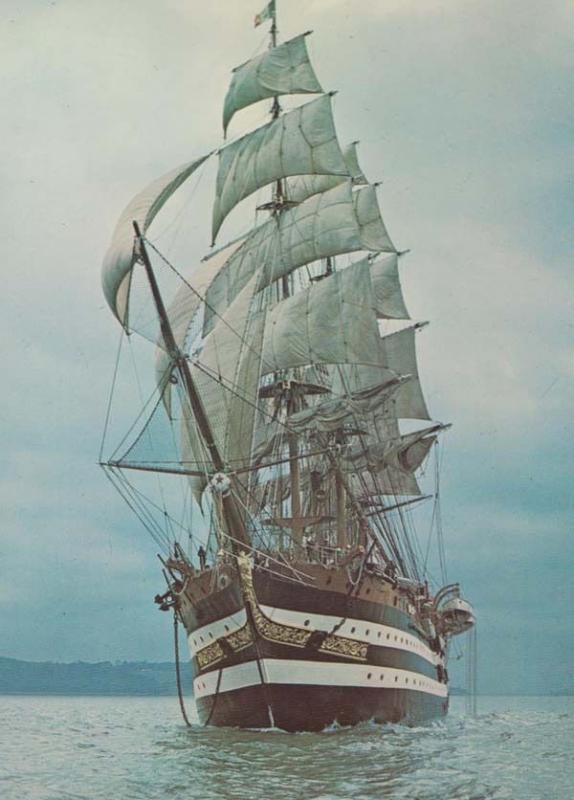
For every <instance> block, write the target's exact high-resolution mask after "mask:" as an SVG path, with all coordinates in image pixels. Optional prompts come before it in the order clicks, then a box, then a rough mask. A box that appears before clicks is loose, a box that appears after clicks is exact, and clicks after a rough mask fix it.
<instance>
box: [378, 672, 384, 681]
mask: <svg viewBox="0 0 574 800" xmlns="http://www.w3.org/2000/svg"><path fill="white" fill-rule="evenodd" d="M384 678H385V676H384V675H383V674H382V673H381V674H380V675H379V680H380V681H382V680H384Z"/></svg>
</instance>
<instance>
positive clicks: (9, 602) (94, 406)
mask: <svg viewBox="0 0 574 800" xmlns="http://www.w3.org/2000/svg"><path fill="white" fill-rule="evenodd" d="M259 6H260V0H237V2H234V3H231V2H229V1H228V2H223V0H212V1H211V2H210V3H209V4H206V3H199V2H197V0H162V2H159V1H158V0H156V1H155V2H154V0H137V2H136V0H113V1H112V0H99V2H97V3H94V2H89V0H55V2H49V1H48V0H26V2H25V3H22V2H21V0H18V1H17V2H16V1H15V0H3V2H2V4H1V5H0V24H1V30H2V48H1V55H0V59H1V61H2V74H3V79H2V82H1V85H0V107H1V108H2V111H3V125H2V127H3V133H2V139H3V148H2V151H3V152H2V159H1V160H0V170H1V179H2V185H3V191H2V193H1V197H0V215H1V217H0V218H1V220H2V223H1V224H2V244H3V247H2V254H3V258H2V267H1V270H2V278H3V286H2V289H3V291H2V297H3V303H2V310H1V314H0V328H1V333H0V335H1V337H2V342H3V348H2V360H3V369H2V372H3V374H4V380H3V386H4V391H3V401H2V404H1V406H0V441H1V442H2V454H3V457H2V459H1V460H0V498H1V501H0V509H1V510H0V513H1V527H0V619H1V630H2V639H1V644H0V654H2V655H5V656H12V657H16V658H25V659H31V660H66V661H74V660H86V661H87V660H92V661H96V660H112V661H113V660H123V659H126V660H128V659H129V660H139V659H142V660H143V659H149V660H169V659H170V658H171V657H172V644H171V626H170V624H169V621H168V620H167V619H166V618H165V617H164V616H163V615H161V614H159V613H157V611H156V610H155V608H154V606H153V603H152V598H153V595H154V594H155V593H156V591H158V590H159V589H160V588H161V574H160V572H159V570H158V564H157V560H156V558H155V553H156V549H157V548H156V547H155V545H154V544H153V542H151V540H150V539H149V538H148V536H147V534H146V532H145V531H143V530H142V528H141V527H140V524H139V522H138V521H137V520H136V519H134V518H132V516H131V514H130V512H129V510H128V509H126V508H124V506H123V504H122V501H121V499H120V498H119V497H118V496H117V495H116V494H115V493H114V492H113V490H112V488H111V487H110V486H109V484H108V482H107V481H106V479H105V477H104V475H103V474H102V473H101V471H100V470H99V468H98V466H97V461H98V453H99V446H100V440H101V434H102V428H103V423H104V416H105V409H106V404H107V399H108V393H109V388H110V383H111V378H112V371H113V366H114V360H115V352H116V348H117V341H118V334H119V329H118V325H117V323H116V322H115V320H114V319H113V318H112V316H111V314H110V313H109V310H108V308H107V306H106V304H105V301H104V299H103V295H102V292H101V288H100V267H101V261H102V258H103V255H104V253H105V250H106V247H107V244H108V242H109V238H110V235H111V232H112V230H113V226H114V224H115V221H116V219H117V217H118V216H119V214H120V213H121V210H122V209H123V207H124V206H125V204H126V203H127V202H128V200H129V199H130V198H131V196H132V195H133V194H135V192H137V191H138V190H139V189H140V188H142V187H143V186H144V185H146V183H147V182H149V181H150V180H152V179H153V178H155V177H157V176H158V175H160V174H162V173H163V172H166V171H167V170H169V169H171V168H172V167H174V166H176V165H178V164H180V163H183V162H185V161H188V160H191V159H192V158H194V157H196V156H199V155H201V154H203V153H205V152H207V151H208V150H210V149H211V148H213V147H217V146H218V145H219V144H220V142H221V109H222V102H223V97H224V95H225V91H226V89H227V85H228V81H229V72H230V70H231V69H232V68H233V67H234V66H236V65H238V64H240V63H242V62H243V61H245V60H246V59H247V58H249V57H251V56H252V55H254V54H255V53H256V52H260V51H261V49H262V48H264V47H265V42H266V35H267V33H266V26H262V27H260V28H257V29H254V28H253V17H254V15H255V14H256V13H257V12H258V11H260V10H261V8H260V7H259ZM278 10H279V27H280V36H281V38H283V39H287V38H290V37H291V36H294V35H296V34H297V33H299V32H301V31H303V30H308V29H312V30H313V31H314V34H313V36H312V37H310V39H309V40H308V41H309V46H310V52H311V56H312V59H313V63H314V65H315V69H316V72H317V74H318V76H319V79H320V80H321V82H322V84H323V86H324V87H325V88H326V89H338V90H339V92H338V94H337V96H336V98H335V101H334V109H335V119H336V123H337V129H338V132H339V138H340V141H341V142H348V141H351V140H354V139H360V142H361V144H360V157H361V163H362V166H363V169H364V171H365V172H366V173H367V174H368V175H369V176H370V177H371V179H372V180H382V181H383V186H382V187H381V190H380V193H379V197H380V200H381V207H382V210H383V215H384V218H385V221H386V224H387V227H388V228H389V231H390V233H391V236H392V237H393V240H394V241H395V242H396V243H397V246H398V247H399V249H406V248H410V249H411V253H410V254H409V256H408V257H407V258H406V259H403V264H404V266H402V280H403V287H404V292H405V296H406V299H407V303H408V307H409V310H410V312H411V316H412V317H413V318H414V319H419V320H430V322H431V325H430V326H428V327H427V328H425V330H424V332H423V333H421V334H419V336H418V344H419V362H420V372H421V379H422V382H423V386H424V387H425V389H426V395H427V398H428V403H429V406H430V408H431V413H432V415H433V417H434V418H436V419H439V420H441V421H444V422H452V423H453V428H452V430H451V431H449V432H448V434H446V437H445V444H444V447H443V451H442V463H443V469H442V482H441V494H442V511H443V524H444V530H445V536H446V548H447V555H448V569H449V577H450V578H451V579H453V580H460V581H461V583H462V584H463V587H464V591H465V594H466V595H467V596H468V598H469V599H470V600H471V601H472V602H473V603H474V605H475V607H476V610H477V614H478V619H479V653H480V662H479V686H480V689H481V690H482V691H496V692H505V691H507V692H521V691H523V692H536V691H547V690H549V691H559V690H561V689H573V688H574V677H573V671H572V667H571V664H572V661H573V655H574V652H573V650H574V636H573V634H574V630H573V628H574V615H573V614H572V613H571V609H572V605H573V603H574V596H573V590H572V587H573V585H574V582H573V581H572V570H573V568H574V536H573V531H572V518H573V517H572V512H573V510H574V509H573V506H574V502H573V497H574V491H573V486H572V467H571V464H572V455H571V453H572V446H573V442H572V422H571V414H572V411H571V409H572V407H573V400H574V398H573V394H574V392H573V389H574V363H573V359H572V333H573V321H572V309H573V301H574V296H573V295H574V291H573V282H572V278H571V268H572V252H573V244H574V242H573V239H574V236H573V234H572V210H573V209H572V204H573V165H574V137H573V136H572V123H573V122H574V120H573V118H572V117H573V108H574V106H573V104H572V77H571V76H572V74H574V63H573V62H574V41H573V40H574V7H573V6H572V4H571V3H568V2H567V0H546V2H532V0H521V1H520V2H518V0H496V2H493V1H492V0H387V1H386V2H374V0H306V2H302V0H278ZM265 111H266V109H263V108H261V107H260V108H258V110H255V111H254V112H253V113H252V114H251V116H250V115H249V114H246V115H245V116H244V117H243V118H242V119H240V115H238V118H237V119H236V120H235V121H234V123H233V124H234V128H233V135H237V134H238V133H240V132H241V131H242V130H244V129H247V127H243V128H242V125H243V126H247V122H246V120H251V121H253V120H254V121H256V122H257V121H263V120H264V114H265ZM253 114H255V116H253ZM257 115H259V116H257ZM209 180H211V177H210V174H209V173H207V174H206V183H205V188H206V190H207V188H208V187H209ZM204 197H205V199H204V201H202V205H201V207H200V206H197V215H196V216H194V218H193V219H190V220H189V227H188V229H187V230H188V233H189V234H190V235H191V234H192V235H193V236H194V237H197V242H198V243H197V248H198V253H200V250H201V247H203V248H204V250H205V249H206V248H207V246H208V244H209V235H208V230H207V225H204V221H205V220H206V219H207V217H208V212H207V211H206V209H208V203H209V202H210V197H211V195H210V193H209V191H206V194H205V196H204ZM204 218H205V220H204ZM194 241H195V239H194Z"/></svg>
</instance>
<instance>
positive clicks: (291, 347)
mask: <svg viewBox="0 0 574 800" xmlns="http://www.w3.org/2000/svg"><path fill="white" fill-rule="evenodd" d="M391 266H393V267H395V268H396V265H393V264H392V260H391ZM388 278H389V276H388V264H387V263H386V260H381V261H375V262H374V263H371V262H370V260H369V259H368V258H365V259H363V260H361V261H359V262H357V263H356V264H353V265H351V266H350V267H348V268H347V269H344V270H341V271H339V272H335V273H333V274H332V275H329V276H328V277H327V278H325V279H323V280H322V281H319V282H317V283H314V284H312V285H311V286H310V287H309V288H308V289H305V290H304V291H302V292H298V293H297V294H295V295H293V296H292V297H289V298H287V299H286V300H282V301H281V302H279V303H277V305H276V306H274V307H273V308H272V309H271V310H270V311H269V312H268V313H267V320H266V323H265V333H264V337H263V357H262V361H263V373H264V374H266V373H269V372H276V371H279V370H284V369H289V368H292V367H299V366H303V365H306V364H372V365H375V366H382V365H385V364H387V363H388V362H387V361H386V360H385V356H386V355H387V353H386V350H385V351H384V352H383V353H382V352H381V350H382V349H384V348H381V342H382V340H381V338H380V335H379V329H378V325H377V319H378V318H383V317H388V316H391V315H392V314H394V313H395V311H396V310H397V308H396V303H395V307H393V303H392V302H391V303H390V304H389V305H390V308H387V303H386V300H387V292H386V291H385V290H386V289H387V288H388V286H389V280H388ZM399 305H400V304H399ZM398 310H399V312H400V313H401V314H404V315H406V309H404V304H403V306H402V308H399V309H398ZM389 311H390V312H391V313H390V314H389ZM381 356H382V358H381ZM381 377H382V376H381ZM389 377H391V376H389Z"/></svg>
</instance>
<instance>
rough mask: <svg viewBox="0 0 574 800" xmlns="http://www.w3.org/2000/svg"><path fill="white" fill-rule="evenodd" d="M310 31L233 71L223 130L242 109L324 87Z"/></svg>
mask: <svg viewBox="0 0 574 800" xmlns="http://www.w3.org/2000/svg"><path fill="white" fill-rule="evenodd" d="M309 33H310V31H308V32H307V33H303V34H301V35H300V36H296V37H295V38H294V39H290V40H289V41H288V42H284V43H283V44H280V45H279V46H278V47H273V48H272V49H271V50H268V51H267V52H265V53H263V54H262V55H260V56H257V57H256V58H252V59H251V60H250V61H247V62H246V63H245V64H242V65H241V66H240V67H236V68H235V69H234V70H233V78H232V79H231V85H230V87H229V89H228V91H227V95H226V97H225V102H224V104H223V130H224V131H227V127H228V125H229V123H230V122H231V118H232V117H233V115H234V114H235V113H236V112H237V111H239V110H240V109H242V108H246V107H247V106H250V105H252V104H253V103H257V102H258V101H259V100H265V99H266V98H268V97H274V96H277V95H282V94H315V93H317V92H322V91H323V90H322V89H321V86H320V84H319V81H318V80H317V77H316V75H315V72H314V70H313V67H312V66H311V63H310V61H309V54H308V53H307V45H306V42H305V38H306V36H308V35H309Z"/></svg>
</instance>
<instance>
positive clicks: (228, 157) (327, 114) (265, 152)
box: [212, 95, 349, 241]
mask: <svg viewBox="0 0 574 800" xmlns="http://www.w3.org/2000/svg"><path fill="white" fill-rule="evenodd" d="M316 174H319V175H320V174H327V175H347V176H348V174H349V172H348V169H347V165H346V163H345V159H344V158H343V154H342V152H341V148H340V147H339V143H338V141H337V134H336V132H335V126H334V124H333V113H332V110H331V96H330V95H323V96H322V97H319V98H317V99H316V100H313V101H312V102H310V103H306V104H305V105H304V106H301V107H300V108H296V109H294V110H293V111H289V112H288V113H286V114H284V115H283V116H281V117H279V118H278V119H276V120H274V121H273V122H270V123H268V124H267V125H264V126H263V127H261V128H257V129H256V130H254V131H252V132H251V133H248V134H247V135H246V136H243V137H242V138H241V139H238V140H237V141H235V142H233V143H232V144H229V145H227V146H226V147H224V148H222V149H221V150H220V151H219V170H218V173H217V183H216V197H215V203H214V206H213V230H212V236H213V241H215V238H216V236H217V233H218V231H219V228H220V227H221V224H222V222H223V220H224V219H225V217H226V216H227V215H228V214H229V212H230V211H231V210H232V209H233V208H234V207H235V206H236V205H237V203H239V202H240V201H241V200H243V199H244V198H246V197H248V196H249V195H250V194H252V193H253V192H255V191H256V190H257V189H260V188H261V187H262V186H267V185H268V184H270V183H272V182H273V181H276V180H279V179H280V178H286V177H287V176H289V175H316Z"/></svg>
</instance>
